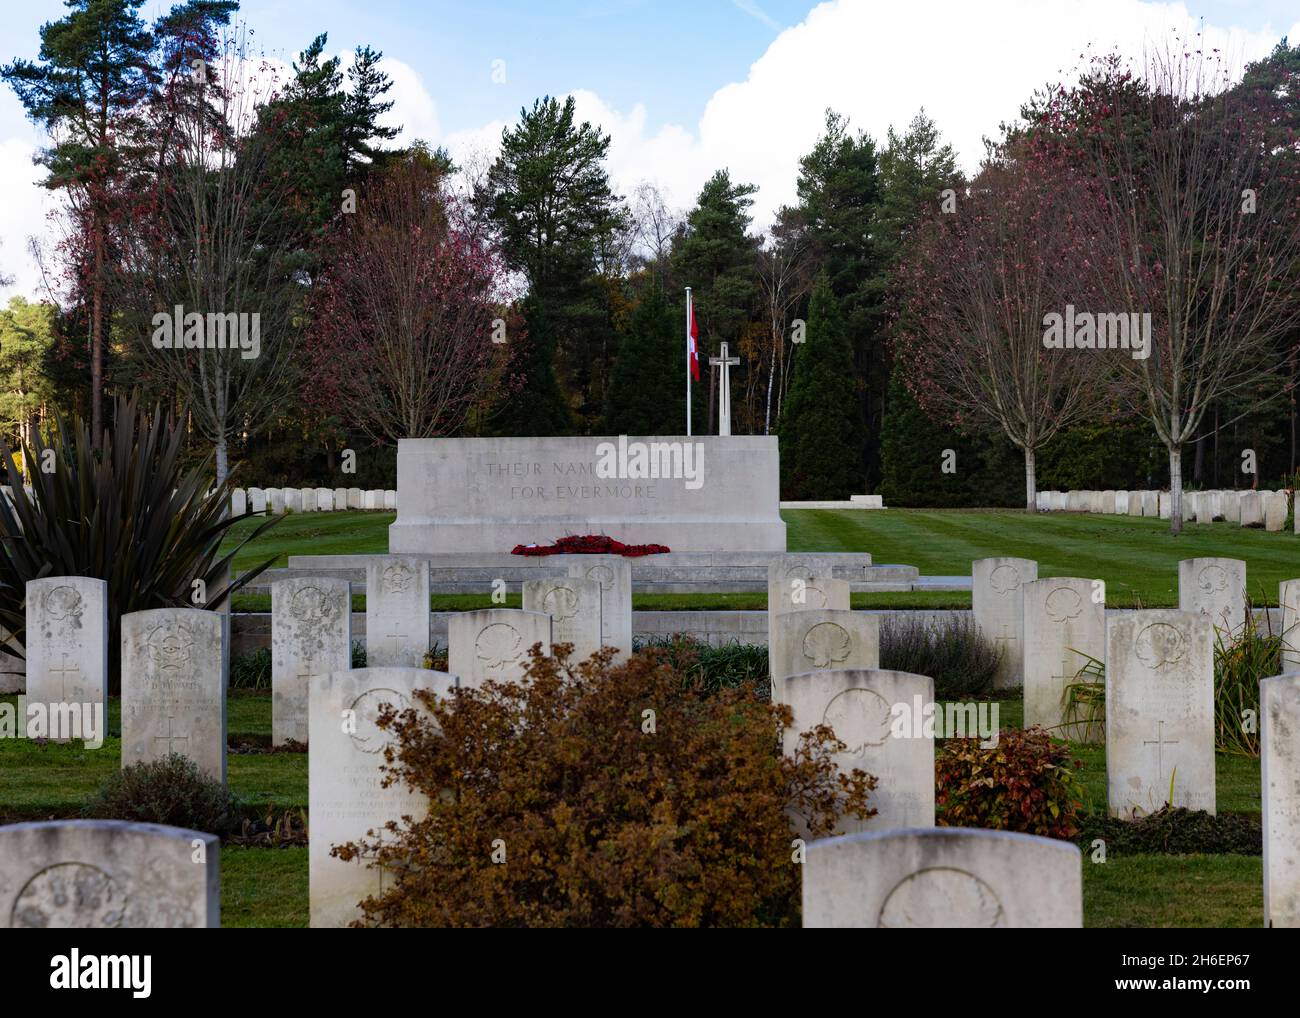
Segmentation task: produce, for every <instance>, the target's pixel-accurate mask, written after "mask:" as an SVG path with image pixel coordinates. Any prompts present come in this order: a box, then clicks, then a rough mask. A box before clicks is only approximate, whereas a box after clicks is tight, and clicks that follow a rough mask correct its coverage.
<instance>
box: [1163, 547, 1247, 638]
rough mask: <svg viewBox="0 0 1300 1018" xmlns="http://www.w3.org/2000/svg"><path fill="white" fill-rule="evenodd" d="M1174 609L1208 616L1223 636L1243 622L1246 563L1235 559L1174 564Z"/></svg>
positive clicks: (1232, 631)
mask: <svg viewBox="0 0 1300 1018" xmlns="http://www.w3.org/2000/svg"><path fill="white" fill-rule="evenodd" d="M1178 608H1179V610H1180V611H1185V612H1200V613H1202V614H1203V615H1208V616H1209V617H1210V619H1211V621H1213V622H1214V625H1215V628H1217V629H1219V630H1221V631H1222V632H1224V633H1235V632H1238V631H1240V630H1241V628H1242V626H1243V625H1244V624H1245V621H1246V563H1245V562H1243V561H1242V560H1241V559H1236V558H1188V559H1183V560H1182V561H1181V562H1179V563H1178Z"/></svg>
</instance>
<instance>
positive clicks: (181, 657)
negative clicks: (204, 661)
mask: <svg viewBox="0 0 1300 1018" xmlns="http://www.w3.org/2000/svg"><path fill="white" fill-rule="evenodd" d="M145 653H146V654H147V655H148V658H149V666H150V670H151V672H152V673H153V674H154V675H159V674H161V675H164V676H165V677H167V678H178V677H181V676H185V675H189V674H190V673H191V672H192V670H193V666H194V631H193V630H192V629H191V628H190V624H189V623H188V622H181V621H176V620H170V621H167V622H161V623H159V624H158V625H156V626H154V627H153V628H152V629H151V630H149V635H148V636H146V637H145Z"/></svg>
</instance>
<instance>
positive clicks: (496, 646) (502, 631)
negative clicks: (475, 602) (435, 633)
mask: <svg viewBox="0 0 1300 1018" xmlns="http://www.w3.org/2000/svg"><path fill="white" fill-rule="evenodd" d="M551 642H552V641H551V616H550V615H548V614H546V613H545V612H530V611H519V610H518V609H515V608H485V609H483V610H481V611H472V612H457V613H456V614H455V615H452V616H450V617H449V618H448V620H447V670H448V671H450V672H451V673H452V674H453V675H456V676H458V677H459V678H460V684H461V685H462V686H466V687H469V688H472V689H477V688H478V687H479V686H481V685H482V684H483V683H484V682H487V681H488V680H489V679H491V680H493V681H495V682H514V681H516V680H518V679H521V678H523V675H524V669H525V668H526V667H527V665H528V651H529V649H530V648H531V647H532V646H533V644H535V643H540V644H541V645H542V653H543V654H549V653H550V652H551Z"/></svg>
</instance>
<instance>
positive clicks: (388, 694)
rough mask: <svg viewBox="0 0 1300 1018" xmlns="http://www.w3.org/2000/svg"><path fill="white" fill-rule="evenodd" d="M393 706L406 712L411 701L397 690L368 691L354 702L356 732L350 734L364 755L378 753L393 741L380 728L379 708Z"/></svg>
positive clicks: (354, 744)
mask: <svg viewBox="0 0 1300 1018" xmlns="http://www.w3.org/2000/svg"><path fill="white" fill-rule="evenodd" d="M385 703H388V704H392V705H393V707H395V708H396V709H397V710H399V711H402V710H406V709H407V708H408V707H410V706H411V701H410V700H408V699H407V698H406V697H405V696H403V695H402V694H401V693H399V692H397V690H395V689H384V688H382V687H380V688H376V689H368V690H366V691H365V692H364V693H362V694H361V695H360V696H358V697H357V698H356V699H355V700H353V701H352V707H351V710H352V712H353V714H352V716H353V718H354V719H355V721H356V731H354V732H350V733H349V734H350V735H351V736H352V745H353V746H354V747H356V749H357V750H358V751H359V752H362V753H378V752H380V751H381V750H382V749H383V748H384V746H386V745H387V744H388V742H389V741H390V739H391V736H390V734H389V733H387V732H385V731H384V730H383V729H382V728H380V727H379V724H378V719H379V708H380V706H381V705H382V704H385Z"/></svg>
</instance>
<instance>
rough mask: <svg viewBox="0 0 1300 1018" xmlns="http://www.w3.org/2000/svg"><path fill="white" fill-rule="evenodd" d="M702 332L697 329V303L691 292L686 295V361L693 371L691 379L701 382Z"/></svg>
mask: <svg viewBox="0 0 1300 1018" xmlns="http://www.w3.org/2000/svg"><path fill="white" fill-rule="evenodd" d="M699 339H700V330H699V329H697V328H696V327H695V302H694V301H692V300H691V295H690V291H687V293H686V360H687V364H688V365H689V367H690V369H691V377H692V378H693V379H695V380H696V381H697V382H698V381H699V380H700V344H699Z"/></svg>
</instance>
